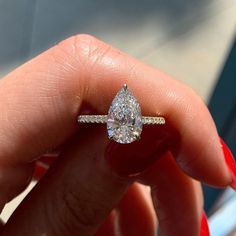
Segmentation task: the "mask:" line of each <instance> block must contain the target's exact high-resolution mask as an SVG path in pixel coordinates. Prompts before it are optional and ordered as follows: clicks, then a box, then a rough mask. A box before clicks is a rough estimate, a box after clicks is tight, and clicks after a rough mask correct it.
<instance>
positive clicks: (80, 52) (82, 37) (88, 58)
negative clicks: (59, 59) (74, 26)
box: [58, 34, 111, 70]
mask: <svg viewBox="0 0 236 236" xmlns="http://www.w3.org/2000/svg"><path fill="white" fill-rule="evenodd" d="M58 46H59V47H60V48H62V49H63V50H64V51H66V52H67V53H69V55H70V56H71V57H73V58H74V59H76V60H77V61H79V62H80V63H82V64H83V65H85V66H86V68H87V70H90V69H91V67H93V66H94V65H96V64H98V63H99V61H102V59H103V58H104V57H105V55H107V53H108V52H109V51H110V49H111V46H110V45H108V44H106V43H104V42H102V41H100V40H98V39H97V38H95V37H94V36H92V35H88V34H78V35H74V36H72V37H70V38H68V39H65V40H64V41H62V42H60V43H59V44H58Z"/></svg>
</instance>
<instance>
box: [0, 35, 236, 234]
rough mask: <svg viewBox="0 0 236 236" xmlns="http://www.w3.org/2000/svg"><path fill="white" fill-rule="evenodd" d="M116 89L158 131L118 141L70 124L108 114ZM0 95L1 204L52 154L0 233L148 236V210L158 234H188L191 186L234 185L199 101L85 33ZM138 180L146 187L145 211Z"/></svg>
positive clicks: (195, 219)
mask: <svg viewBox="0 0 236 236" xmlns="http://www.w3.org/2000/svg"><path fill="white" fill-rule="evenodd" d="M124 83H126V84H128V86H129V87H130V88H131V90H132V91H133V93H134V94H135V96H136V97H137V99H138V101H139V102H140V105H141V108H142V114H143V115H150V116H157V115H162V116H164V117H165V118H166V121H167V123H166V125H165V126H147V127H144V130H143V133H142V137H141V140H140V141H138V142H134V143H132V144H127V145H121V144H117V143H115V142H113V141H110V140H108V138H107V134H106V127H105V126H104V125H98V124H97V125H78V123H77V116H78V114H84V113H86V114H87V113H88V114H107V111H108V108H109V106H110V103H111V101H112V99H113V97H114V95H115V94H116V93H117V91H118V90H119V89H120V88H121V86H122V85H123V84H124ZM0 94H1V97H0V108H1V111H0V127H1V128H0V186H1V194H0V207H1V208H3V207H4V205H5V203H6V202H7V201H9V200H11V199H12V198H13V197H15V196H16V195H18V194H19V193H20V192H21V191H22V190H23V189H24V188H25V187H26V186H27V184H28V183H29V181H30V180H31V178H32V175H33V172H34V165H35V162H36V160H37V159H38V158H39V157H40V156H42V155H44V154H46V153H50V152H52V151H54V150H57V151H58V152H59V153H60V154H59V155H58V157H57V159H56V161H55V162H54V163H53V165H52V166H51V168H50V169H49V171H48V172H47V174H46V175H45V176H44V177H43V178H42V179H41V180H40V181H39V183H38V184H37V185H36V187H35V188H34V189H33V191H32V192H30V194H29V195H28V196H27V197H26V199H25V200H24V201H23V202H22V204H21V205H20V206H19V207H18V208H17V210H16V211H15V212H14V214H13V215H12V217H11V218H10V220H9V221H8V222H7V223H6V225H5V226H2V234H0V235H33V236H36V235H83V236H86V235H94V234H95V233H96V235H97V236H98V235H99V236H100V235H101V236H102V235H108V236H113V235H127V236H128V235H129V236H130V235H136V236H138V235H140V236H141V235H142V236H149V235H150V236H151V235H155V233H156V228H157V221H156V216H155V213H156V215H157V217H158V224H159V227H160V230H161V234H162V235H191V236H195V235H196V236H197V235H199V233H200V226H201V225H202V228H204V227H206V222H205V221H204V217H203V216H202V215H203V198H202V193H201V188H200V184H199V182H198V181H201V182H204V183H207V184H210V185H213V186H216V187H226V186H229V185H231V186H234V187H236V186H235V185H236V181H235V174H236V168H235V164H234V162H233V160H232V157H231V156H230V153H229V152H228V153H226V152H227V150H226V147H225V150H226V151H225V153H226V154H227V161H226V160H225V155H224V153H223V150H222V145H221V143H220V140H219V137H218V134H217V131H216V128H215V125H214V122H213V120H212V118H211V116H210V114H209V112H208V110H207V108H206V106H205V105H204V104H203V103H202V101H201V99H200V98H199V97H198V96H197V95H196V94H195V93H194V92H193V91H192V90H191V89H189V88H187V87H186V86H184V85H183V84H181V83H179V82H178V81H176V80H174V79H172V78H170V77H169V76H167V75H166V74H164V73H162V72H160V71H159V70H156V69H154V68H152V67H150V66H147V65H145V64H143V63H141V62H139V61H137V60H135V59H133V58H131V57H129V56H127V55H125V54H124V53H122V52H120V51H118V50H117V49H114V48H112V47H111V46H109V45H107V44H105V43H103V42H101V41H99V40H97V39H95V38H93V37H91V36H88V35H79V36H74V37H71V38H69V39H67V40H65V41H63V42H61V43H60V44H58V45H56V46H55V47H53V48H52V49H50V50H48V51H47V52H45V53H43V54H41V55H40V56H38V57H36V58H35V59H33V60H31V61H29V62H27V63H26V64H24V65H23V66H21V67H20V68H18V69H16V70H15V71H14V72H12V73H10V74H9V75H7V76H6V77H5V78H4V79H2V80H1V81H0ZM227 163H228V165H227ZM193 178H194V179H196V180H198V181H196V180H194V179H193ZM233 180H234V182H233ZM138 183H139V184H138ZM140 183H143V184H145V185H149V186H151V195H152V200H153V203H154V208H153V205H152V203H151V200H150V196H149V193H148V190H147V188H146V187H144V186H143V185H141V184H140ZM154 209H155V210H154ZM201 221H202V224H201ZM204 222H205V223H204ZM202 232H203V231H202ZM204 232H205V235H207V232H206V231H204ZM202 235H204V234H203V233H202Z"/></svg>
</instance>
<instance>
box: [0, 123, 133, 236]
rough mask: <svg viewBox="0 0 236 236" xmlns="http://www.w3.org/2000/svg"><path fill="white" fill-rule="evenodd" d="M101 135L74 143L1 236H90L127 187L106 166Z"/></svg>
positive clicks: (89, 135)
mask: <svg viewBox="0 0 236 236" xmlns="http://www.w3.org/2000/svg"><path fill="white" fill-rule="evenodd" d="M101 129H102V127H98V128H93V129H91V128H90V129H86V130H85V132H82V133H81V134H80V135H79V136H78V137H77V138H76V139H74V140H73V141H72V143H71V144H70V145H69V146H68V147H67V150H65V151H64V153H63V154H62V155H61V156H60V157H59V158H58V159H57V161H56V162H55V163H54V164H53V166H52V167H51V168H50V170H49V171H48V172H47V174H46V175H45V176H44V177H43V178H42V179H41V180H40V181H39V183H38V184H37V185H36V187H35V188H34V190H33V191H32V192H31V193H30V194H29V195H28V197H27V198H26V199H25V200H24V201H23V203H22V204H21V205H20V207H19V208H18V209H17V210H16V211H15V212H14V214H13V216H12V217H11V218H10V220H9V221H8V222H7V224H6V225H5V227H4V231H3V235H35V236H37V235H43V234H45V235H84V236H86V235H94V233H95V232H96V231H97V229H98V228H99V226H100V225H101V224H102V222H103V221H104V220H105V219H106V217H107V216H108V215H109V213H110V212H111V210H112V209H113V208H114V207H115V206H116V205H117V204H118V202H119V201H120V200H121V198H122V196H123V194H124V193H125V191H126V189H127V187H128V185H129V183H130V180H126V179H121V178H120V177H118V176H117V175H114V172H112V171H111V169H110V168H109V167H108V165H107V164H106V162H105V159H104V153H105V149H106V146H107V142H108V141H107V139H106V136H105V134H103V135H101V134H100V133H101ZM102 130H103V129H102ZM87 132H88V133H87ZM99 136H100V137H101V138H98V137H99ZM87 143H89V147H90V148H89V149H88V147H87Z"/></svg>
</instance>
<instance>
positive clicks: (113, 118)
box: [107, 85, 143, 143]
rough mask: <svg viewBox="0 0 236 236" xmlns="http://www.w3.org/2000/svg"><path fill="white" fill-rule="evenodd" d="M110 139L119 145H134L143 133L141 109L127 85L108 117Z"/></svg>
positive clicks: (117, 97)
mask: <svg viewBox="0 0 236 236" xmlns="http://www.w3.org/2000/svg"><path fill="white" fill-rule="evenodd" d="M107 118H108V119H107V131H108V137H109V138H111V139H113V140H115V141H116V142H118V143H132V142H133V141H135V140H137V139H139V137H140V135H141V132H142V126H143V124H142V116H141V109H140V105H139V103H138V101H137V99H136V98H135V97H134V96H133V94H132V92H131V91H130V90H129V89H128V88H127V86H126V85H124V86H123V87H122V89H121V90H120V91H119V92H118V93H117V95H116V96H115V98H114V100H113V101H112V104H111V106H110V109H109V111H108V117H107Z"/></svg>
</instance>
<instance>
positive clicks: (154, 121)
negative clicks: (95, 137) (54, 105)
mask: <svg viewBox="0 0 236 236" xmlns="http://www.w3.org/2000/svg"><path fill="white" fill-rule="evenodd" d="M107 121H108V115H80V116H78V122H79V123H96V124H106V123H107ZM165 122H166V121H165V118H164V117H160V116H158V117H156V116H142V123H143V125H164V124H165Z"/></svg>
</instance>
